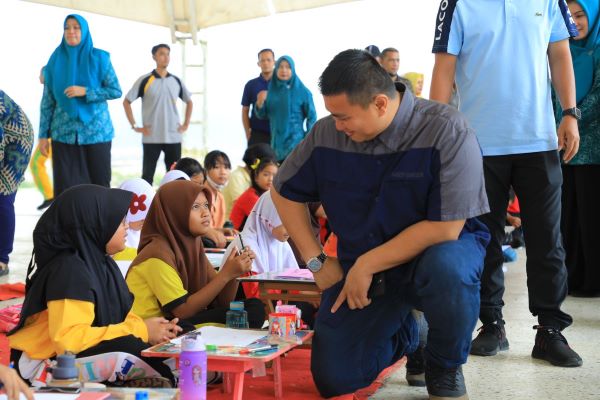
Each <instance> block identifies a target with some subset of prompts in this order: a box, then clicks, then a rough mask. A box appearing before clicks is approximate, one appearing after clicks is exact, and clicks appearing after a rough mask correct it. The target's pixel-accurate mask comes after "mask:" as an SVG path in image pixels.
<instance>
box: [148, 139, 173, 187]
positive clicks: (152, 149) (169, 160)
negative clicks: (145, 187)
mask: <svg viewBox="0 0 600 400" xmlns="http://www.w3.org/2000/svg"><path fill="white" fill-rule="evenodd" d="M161 151H162V152H163V153H164V154H165V157H164V158H165V170H166V171H167V172H168V171H169V169H171V165H172V164H173V163H174V162H176V161H177V160H179V159H180V158H181V143H144V157H143V161H142V179H143V180H145V181H146V182H148V183H149V184H150V185H152V181H153V180H154V172H155V171H156V163H157V162H158V157H159V156H160V152H161Z"/></svg>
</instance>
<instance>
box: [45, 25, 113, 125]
mask: <svg viewBox="0 0 600 400" xmlns="http://www.w3.org/2000/svg"><path fill="white" fill-rule="evenodd" d="M69 18H75V19H76V20H77V22H79V25H80V26H81V42H80V43H79V44H78V45H77V46H69V45H68V44H67V41H66V40H65V38H64V35H63V38H62V41H61V43H60V46H58V47H57V48H56V50H54V52H53V53H52V55H51V56H50V60H48V64H47V65H46V67H45V68H44V78H45V79H46V85H47V86H48V88H49V89H50V91H51V92H52V95H53V96H54V98H55V99H56V102H57V103H58V104H59V105H60V108H61V109H63V110H64V111H65V112H66V113H67V114H68V115H69V116H70V117H71V118H78V119H80V120H81V121H82V122H89V121H90V120H91V119H92V117H93V116H94V106H93V104H92V103H87V102H86V100H85V97H73V98H68V97H67V96H66V95H65V93H64V91H65V89H66V88H68V87H69V86H73V85H76V86H84V87H86V88H88V89H96V88H99V87H100V86H101V85H102V77H103V76H104V73H105V72H106V68H107V67H108V63H109V59H108V53H106V52H104V51H100V50H97V49H94V44H93V42H92V36H91V34H90V30H89V27H88V23H87V21H86V20H85V18H83V17H82V16H81V15H77V14H71V15H68V16H67V18H65V22H64V24H63V26H66V24H67V20H68V19H69Z"/></svg>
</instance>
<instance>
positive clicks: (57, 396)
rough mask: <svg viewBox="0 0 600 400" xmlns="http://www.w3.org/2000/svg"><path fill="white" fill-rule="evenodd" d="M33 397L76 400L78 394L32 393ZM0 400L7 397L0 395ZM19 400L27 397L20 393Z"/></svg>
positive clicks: (25, 399)
mask: <svg viewBox="0 0 600 400" xmlns="http://www.w3.org/2000/svg"><path fill="white" fill-rule="evenodd" d="M33 397H34V399H35V400H70V399H76V398H77V397H79V394H64V393H34V395H33ZM0 400H8V397H6V395H5V394H0ZM19 400H27V397H25V396H24V395H23V394H22V393H21V397H19Z"/></svg>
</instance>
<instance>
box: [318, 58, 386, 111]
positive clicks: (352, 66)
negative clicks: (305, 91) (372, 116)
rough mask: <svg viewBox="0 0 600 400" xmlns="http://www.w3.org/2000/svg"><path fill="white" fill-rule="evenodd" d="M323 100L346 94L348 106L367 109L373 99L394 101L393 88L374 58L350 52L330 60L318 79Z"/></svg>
mask: <svg viewBox="0 0 600 400" xmlns="http://www.w3.org/2000/svg"><path fill="white" fill-rule="evenodd" d="M319 88H320V89H321V94H322V95H323V96H335V95H340V94H345V95H346V96H348V100H349V101H350V103H351V104H359V105H361V106H363V107H365V108H366V107H367V106H368V105H369V104H370V103H371V102H372V101H373V98H374V97H375V96H377V95H378V94H385V95H387V96H388V97H390V98H392V99H394V98H396V95H397V94H396V87H395V86H394V82H392V80H391V79H390V77H389V75H388V73H387V72H386V71H385V69H383V67H382V66H381V65H379V63H378V62H377V60H376V59H375V57H373V56H372V55H371V54H369V53H368V52H367V51H365V50H358V49H350V50H345V51H342V52H341V53H339V54H338V55H337V56H335V57H334V58H333V60H331V62H330V63H329V65H328V66H327V68H325V71H323V74H321V77H320V78H319Z"/></svg>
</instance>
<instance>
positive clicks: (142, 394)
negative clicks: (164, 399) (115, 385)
mask: <svg viewBox="0 0 600 400" xmlns="http://www.w3.org/2000/svg"><path fill="white" fill-rule="evenodd" d="M135 400H148V392H147V391H145V390H140V391H138V392H135Z"/></svg>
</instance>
